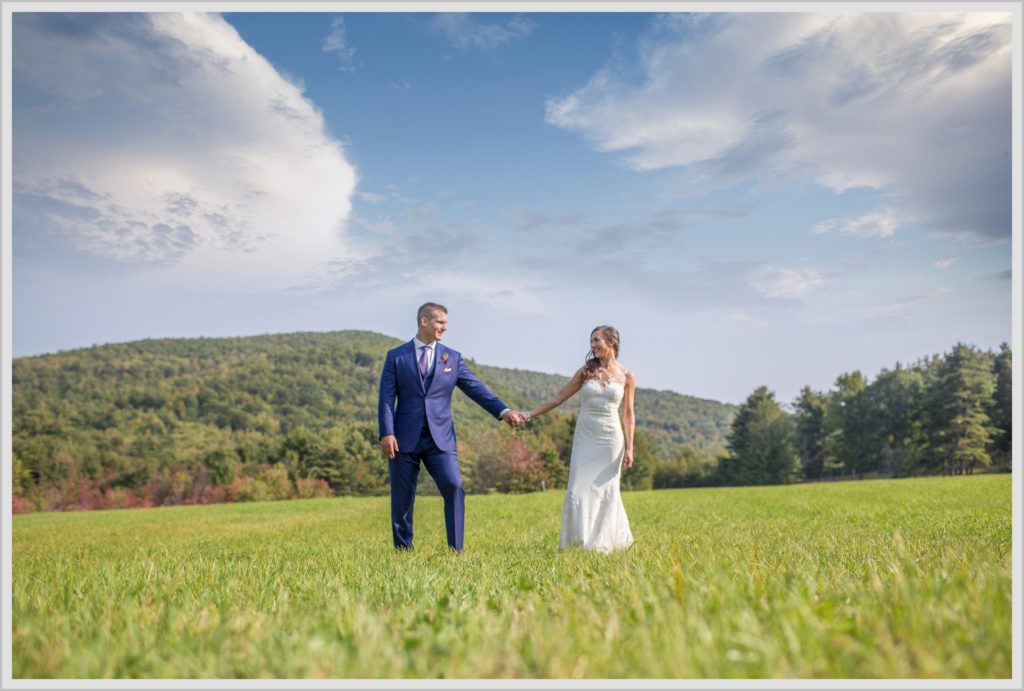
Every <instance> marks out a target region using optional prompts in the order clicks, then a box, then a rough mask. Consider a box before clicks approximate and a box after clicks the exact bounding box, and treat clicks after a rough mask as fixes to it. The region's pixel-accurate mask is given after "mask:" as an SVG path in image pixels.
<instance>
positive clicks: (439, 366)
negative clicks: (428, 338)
mask: <svg viewBox="0 0 1024 691" xmlns="http://www.w3.org/2000/svg"><path fill="white" fill-rule="evenodd" d="M444 356H445V350H444V346H442V345H441V344H440V343H438V344H437V346H436V348H435V349H434V373H433V377H431V380H430V389H431V390H433V389H434V387H436V386H437V384H438V380H439V379H441V377H443V376H444V366H445V365H444Z"/></svg>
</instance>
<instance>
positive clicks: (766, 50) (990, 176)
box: [546, 12, 1011, 238]
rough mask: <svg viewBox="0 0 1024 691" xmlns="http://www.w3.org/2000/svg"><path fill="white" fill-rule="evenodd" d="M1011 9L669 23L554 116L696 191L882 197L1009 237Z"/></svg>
mask: <svg viewBox="0 0 1024 691" xmlns="http://www.w3.org/2000/svg"><path fill="white" fill-rule="evenodd" d="M1010 19H1011V17H1010V15H1009V14H1008V13H959V14H954V13H933V14H928V13H918V12H908V13H873V14H872V13H855V12H850V13H844V14H836V13H821V14H811V13H775V14H770V13H751V14H738V13H737V14H713V15H667V16H664V17H661V18H660V19H659V20H658V21H657V22H655V24H654V26H653V28H652V30H651V31H650V33H649V34H648V35H647V36H646V37H644V38H643V39H642V40H641V41H640V42H639V44H638V46H637V51H636V54H635V55H632V54H630V53H629V51H625V50H623V51H620V52H619V53H617V55H616V57H615V58H614V59H613V60H612V61H611V62H610V63H609V64H607V65H606V66H605V67H603V68H602V69H600V70H599V71H597V72H596V73H595V74H594V75H593V76H592V77H591V79H590V80H589V82H588V83H586V84H585V85H583V86H581V87H580V88H578V89H575V90H574V91H572V92H570V93H568V94H566V95H563V96H559V97H556V98H551V99H549V100H548V101H547V104H546V118H547V121H548V122H549V123H550V124H552V125H555V126H558V127H562V128H565V129H567V130H570V131H572V132H575V133H578V134H579V135H580V136H581V137H582V138H584V139H585V140H586V141H587V142H588V143H590V145H591V146H593V147H594V148H595V149H597V150H598V151H604V152H615V153H616V154H618V155H619V156H622V157H624V158H625V160H626V161H627V162H628V163H629V164H630V165H632V166H633V167H634V168H635V169H636V170H640V171H644V170H653V169H660V168H667V167H682V168H684V169H685V170H686V171H687V173H688V174H687V175H686V176H684V177H683V179H684V180H686V181H687V184H688V185H691V186H693V187H694V188H696V189H701V188H707V187H708V186H716V185H717V186H730V185H735V184H738V183H741V182H745V181H748V180H751V179H754V180H772V181H778V180H787V179H789V180H796V181H806V180H811V181H814V182H816V183H818V184H820V185H823V186H826V187H828V188H830V189H832V190H835V191H837V192H841V191H845V190H849V189H852V188H857V187H869V188H874V189H876V190H879V191H881V192H883V193H885V194H886V196H887V197H888V198H890V199H892V200H894V204H897V205H898V207H899V210H900V211H901V212H903V213H904V214H906V215H908V216H912V217H914V218H921V219H922V220H923V221H924V222H926V223H927V224H928V225H930V226H931V227H932V228H933V229H936V230H940V231H944V232H954V233H968V234H972V235H974V236H978V237H987V238H1006V237H1008V236H1009V235H1010V223H1011V219H1010V209H1011V189H1010V157H1009V151H1010V125H1011V122H1010V116H1011V109H1010V68H1011V35H1010V28H1011V21H1010Z"/></svg>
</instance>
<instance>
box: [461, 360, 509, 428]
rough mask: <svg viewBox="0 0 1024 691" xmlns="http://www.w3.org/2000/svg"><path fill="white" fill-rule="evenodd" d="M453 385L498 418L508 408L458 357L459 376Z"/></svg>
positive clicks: (500, 417)
mask: <svg viewBox="0 0 1024 691" xmlns="http://www.w3.org/2000/svg"><path fill="white" fill-rule="evenodd" d="M455 385H456V386H458V387H459V388H460V389H462V391H463V393H465V394H466V395H467V396H469V397H470V398H471V399H472V400H473V402H474V403H476V404H477V405H478V406H480V407H481V408H483V409H484V410H486V411H487V412H488V413H490V414H491V415H493V416H494V417H496V418H498V419H499V420H501V419H502V413H504V412H505V411H507V410H508V409H509V408H508V406H507V405H505V403H504V402H502V400H501V399H500V398H498V397H497V396H495V395H494V393H492V392H491V390H490V389H488V388H487V385H486V384H484V383H483V382H482V381H480V380H479V379H477V377H476V375H475V374H473V373H472V372H471V371H470V370H469V367H467V366H466V363H465V362H464V361H463V360H462V358H459V376H458V378H457V379H456V380H455Z"/></svg>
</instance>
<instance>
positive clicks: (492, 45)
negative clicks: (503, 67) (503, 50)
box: [430, 12, 537, 53]
mask: <svg viewBox="0 0 1024 691" xmlns="http://www.w3.org/2000/svg"><path fill="white" fill-rule="evenodd" d="M483 16H487V15H483ZM430 26H431V28H433V29H434V30H436V31H439V32H440V33H442V34H443V35H444V36H445V38H447V39H448V42H449V43H451V44H452V45H453V46H454V47H455V48H457V49H458V50H461V51H470V50H475V51H479V52H481V53H491V52H493V51H495V50H497V49H498V48H500V47H502V46H503V45H505V44H506V43H510V42H512V41H515V40H518V39H522V38H526V37H527V36H529V35H530V34H531V33H532V32H533V30H534V28H536V26H537V25H536V23H535V22H533V21H532V20H530V19H527V18H526V17H521V16H514V17H512V18H511V19H509V20H508V21H506V22H505V23H503V24H500V23H496V22H486V21H481V20H479V19H476V18H475V17H474V16H473V15H469V14H464V13H459V12H446V13H443V14H439V15H437V16H436V17H434V19H433V21H432V22H431V24H430Z"/></svg>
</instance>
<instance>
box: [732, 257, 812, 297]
mask: <svg viewBox="0 0 1024 691" xmlns="http://www.w3.org/2000/svg"><path fill="white" fill-rule="evenodd" d="M824 282H825V277H824V276H823V275H822V274H821V273H819V272H818V271H817V270H815V269H784V268H780V267H776V266H772V265H767V266H764V267H762V268H760V269H758V270H757V271H755V272H754V274H753V275H752V276H751V277H750V285H751V287H753V288H754V289H755V290H757V291H758V292H760V293H761V294H762V295H765V296H767V297H770V298H798V297H802V296H804V295H806V294H807V293H809V292H811V290H813V289H814V288H816V287H817V286H820V285H822V284H823V283H824Z"/></svg>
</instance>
